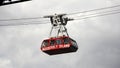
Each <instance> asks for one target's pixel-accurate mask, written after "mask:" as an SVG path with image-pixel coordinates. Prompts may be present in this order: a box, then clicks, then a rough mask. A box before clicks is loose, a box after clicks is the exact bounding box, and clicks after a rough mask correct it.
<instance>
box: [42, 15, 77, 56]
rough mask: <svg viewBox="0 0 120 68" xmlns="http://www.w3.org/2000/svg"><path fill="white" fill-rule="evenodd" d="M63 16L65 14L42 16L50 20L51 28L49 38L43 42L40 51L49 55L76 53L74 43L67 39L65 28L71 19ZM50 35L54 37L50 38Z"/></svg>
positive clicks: (75, 44)
mask: <svg viewBox="0 0 120 68" xmlns="http://www.w3.org/2000/svg"><path fill="white" fill-rule="evenodd" d="M65 15H66V14H59V15H57V14H55V15H50V16H44V18H50V21H51V24H52V28H51V31H50V38H49V39H45V40H43V42H42V45H41V47H40V49H41V50H42V51H43V52H45V53H47V54H49V55H56V54H64V53H71V52H76V51H77V49H78V45H77V43H76V41H75V40H73V39H72V38H70V37H69V35H68V33H67V28H66V27H65V26H66V24H67V22H68V21H71V20H73V19H69V18H67V17H64V16H65ZM53 31H54V32H53ZM52 34H53V35H54V36H52Z"/></svg>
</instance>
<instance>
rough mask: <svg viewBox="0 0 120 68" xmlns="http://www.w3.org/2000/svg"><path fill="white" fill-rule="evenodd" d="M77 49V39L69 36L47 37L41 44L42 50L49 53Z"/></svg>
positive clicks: (67, 51)
mask: <svg viewBox="0 0 120 68" xmlns="http://www.w3.org/2000/svg"><path fill="white" fill-rule="evenodd" d="M77 49H78V46H77V43H76V41H75V40H73V39H71V38H70V37H68V36H63V37H58V38H50V39H46V40H44V41H43V42H42V45H41V50H42V51H43V52H45V53H47V54H49V55H55V54H62V53H69V52H76V51H77Z"/></svg>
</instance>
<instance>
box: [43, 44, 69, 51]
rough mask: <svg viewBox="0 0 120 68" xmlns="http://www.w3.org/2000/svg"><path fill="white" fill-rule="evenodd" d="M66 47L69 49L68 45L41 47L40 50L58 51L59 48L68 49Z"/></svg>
mask: <svg viewBox="0 0 120 68" xmlns="http://www.w3.org/2000/svg"><path fill="white" fill-rule="evenodd" d="M68 47H70V44H65V45H55V46H48V47H43V48H42V50H43V51H46V50H53V49H59V48H68Z"/></svg>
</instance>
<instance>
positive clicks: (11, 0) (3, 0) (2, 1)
mask: <svg viewBox="0 0 120 68" xmlns="http://www.w3.org/2000/svg"><path fill="white" fill-rule="evenodd" d="M25 1H30V0H16V1H15V0H0V6H4V5H9V4H15V3H19V2H25Z"/></svg>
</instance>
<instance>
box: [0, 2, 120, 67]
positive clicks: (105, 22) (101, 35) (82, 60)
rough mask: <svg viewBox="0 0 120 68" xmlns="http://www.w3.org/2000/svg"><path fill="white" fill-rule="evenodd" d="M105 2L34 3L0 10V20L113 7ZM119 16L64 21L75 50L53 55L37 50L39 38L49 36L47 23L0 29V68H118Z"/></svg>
mask: <svg viewBox="0 0 120 68" xmlns="http://www.w3.org/2000/svg"><path fill="white" fill-rule="evenodd" d="M107 1H108V0H93V1H88V0H66V1H64V0H59V1H56V0H34V1H32V2H26V3H21V4H17V5H16V6H15V5H11V6H6V7H0V9H1V10H0V19H3V18H20V17H37V16H42V15H47V14H54V13H55V12H57V13H62V12H68V13H72V12H77V11H82V10H88V9H94V8H100V7H106V6H108V5H112V4H114V2H112V1H111V4H107ZM36 4H37V5H36ZM18 10H19V12H18ZM119 17H120V15H119V14H115V15H109V16H104V17H98V18H89V19H85V20H80V21H71V22H68V25H67V26H66V27H67V28H68V33H69V35H70V37H71V38H73V39H75V40H76V41H77V43H78V46H79V49H78V51H77V52H75V53H68V54H62V55H56V56H49V55H47V54H45V53H43V52H42V51H40V49H39V48H40V45H41V42H42V41H43V39H46V38H48V36H49V31H50V28H51V25H50V24H42V25H41V24H40V25H27V26H26V25H24V26H8V27H0V68H41V67H44V68H48V67H49V68H56V67H57V68H119V67H120V65H119V63H120V62H119V61H120V59H119V57H120V50H119V49H120V46H119V45H120V42H119V40H120V31H119V29H120V27H119V26H120V24H119V21H120V20H119ZM0 23H1V22H0ZM7 23H12V22H7ZM43 23H44V22H43Z"/></svg>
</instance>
